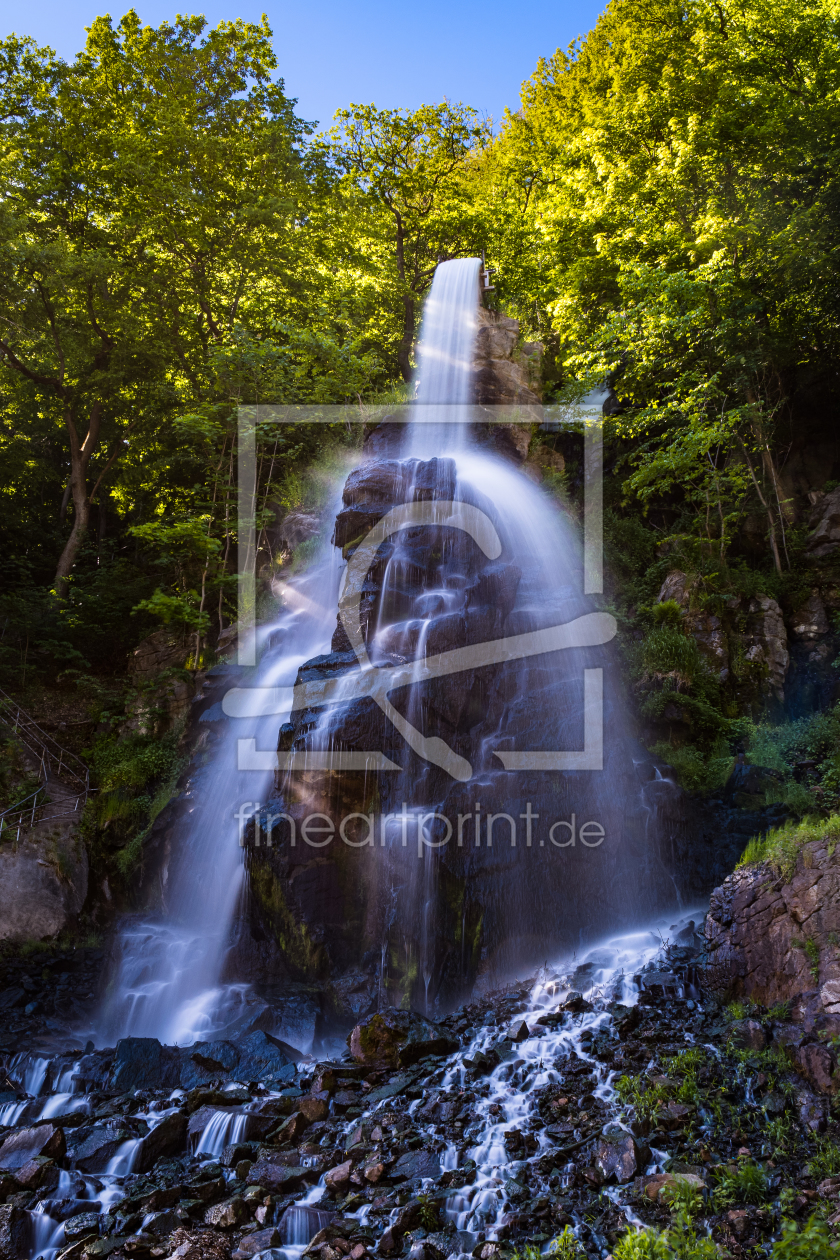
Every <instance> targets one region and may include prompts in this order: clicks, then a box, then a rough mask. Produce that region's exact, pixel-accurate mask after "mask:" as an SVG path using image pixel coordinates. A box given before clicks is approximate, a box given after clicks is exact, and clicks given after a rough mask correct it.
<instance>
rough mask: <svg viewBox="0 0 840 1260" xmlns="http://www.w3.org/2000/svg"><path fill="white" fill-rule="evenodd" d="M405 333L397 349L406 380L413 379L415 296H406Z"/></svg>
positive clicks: (404, 303) (401, 370)
mask: <svg viewBox="0 0 840 1260" xmlns="http://www.w3.org/2000/svg"><path fill="white" fill-rule="evenodd" d="M403 305H404V306H405V314H404V316H403V335H402V340H401V342H400V348H399V350H398V351H397V362H398V363H399V365H400V372H401V374H402V378H403V380H404V381H410V380H411V347H412V346H413V344H414V298H413V297H404V298H403Z"/></svg>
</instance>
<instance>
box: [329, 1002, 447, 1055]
mask: <svg viewBox="0 0 840 1260" xmlns="http://www.w3.org/2000/svg"><path fill="white" fill-rule="evenodd" d="M347 1044H348V1045H349V1047H350V1053H351V1054H352V1056H353V1058H354V1059H355V1060H356V1061H357V1062H358V1063H364V1064H367V1065H370V1066H376V1067H408V1066H409V1065H410V1064H412V1063H416V1062H417V1060H418V1059H422V1058H425V1056H426V1055H429V1054H452V1053H454V1051H456V1050H457V1049H458V1047H459V1042H458V1041H457V1040H456V1039H454V1038H453V1037H452V1035H451V1033H449V1032H448V1030H447V1029H445V1028H441V1027H440V1026H439V1025H438V1024H433V1023H432V1022H431V1021H430V1020H428V1019H424V1018H423V1016H422V1015H418V1014H417V1013H416V1011H398V1010H395V1009H393V1008H389V1009H386V1010H384V1011H377V1012H376V1014H374V1015H370V1016H368V1018H367V1019H366V1020H363V1021H362V1023H361V1024H357V1025H356V1027H355V1028H354V1029H353V1031H352V1032H351V1033H350V1036H349V1037H348V1038H347Z"/></svg>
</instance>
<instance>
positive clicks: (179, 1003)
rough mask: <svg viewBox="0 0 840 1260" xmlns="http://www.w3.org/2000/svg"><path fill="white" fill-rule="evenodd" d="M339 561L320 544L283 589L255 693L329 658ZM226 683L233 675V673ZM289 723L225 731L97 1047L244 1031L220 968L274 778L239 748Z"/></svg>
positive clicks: (111, 996) (270, 740)
mask: <svg viewBox="0 0 840 1260" xmlns="http://www.w3.org/2000/svg"><path fill="white" fill-rule="evenodd" d="M338 559H340V558H337V553H336V552H335V549H334V548H332V547H330V546H329V545H327V544H325V545H324V546H323V547H322V551H321V555H320V557H319V558H318V559H317V560H316V562H315V563H314V564H313V566H312V568H311V570H310V571H309V572H308V573H306V574H304V575H303V576H302V577H295V578H292V579H290V580H289V582H288V583H286V584H285V587H284V592H283V595H284V602H285V607H284V608H283V610H282V612H281V613H280V614H279V615H278V617H277V618H276V619H275V620H274V621H273V622H272V623H270V624H268V625H264V626H261V627H260V628H259V630H258V637H259V646H260V649H261V659H260V663H259V665H258V666H257V667H256V669H255V670H254V671H252V672H251V673H250V675H249V676H248V679H247V681H248V682H249V683H250V684H252V685H256V686H260V687H268V688H273V687H279V688H282V687H288V686H291V684H292V683H293V682H294V680H295V676H296V674H297V671H298V668H299V667H300V665H301V664H302V663H303V662H304V661H305V660H307V659H308V658H309V657H310V656H312V655H313V653H317V652H324V651H328V650H329V642H330V635H331V633H332V629H333V626H334V624H335V601H336V598H337V585H338V571H339V565H338ZM229 672H230V673H231V675H236V673H237V671H236V669H235V667H230V670H229ZM283 720H284V718H283V716H282V715H280V717H279V718H278V717H277V716H271V717H268V718H262V719H260V720H257V721H255V720H253V719H245V720H241V721H236V720H228V721H224V722H223V723H222V729H221V732H220V733H219V734H218V736H217V737H215V744H211V746H210V747H211V751H210V752H209V756H208V758H207V764H206V765H205V766H204V767H203V768H202V769H200V770H198V771H197V773H196V776H195V779H194V781H193V782H192V783H191V784H190V786H189V788H188V795H189V798H190V804H189V812H188V814H187V817H186V820H182V822H181V825H180V830H179V835H178V840H177V847H176V850H175V852H174V853H173V855H172V857H171V859H170V861H169V864H168V867H166V868H165V869H164V872H163V881H164V894H163V902H164V904H163V912H162V913H159V914H156V915H153V916H148V917H136V918H129V919H127V920H126V921H125V922H124V923H123V925H122V927H121V930H120V932H119V935H118V938H117V942H116V952H117V964H116V968H115V971H114V974H113V977H112V980H111V983H110V986H109V991H108V994H107V997H106V1001H105V1003H104V1007H103V1011H102V1015H101V1019H100V1024H99V1027H98V1029H97V1038H98V1040H99V1042H100V1044H104V1045H109V1044H110V1045H113V1044H114V1041H115V1040H116V1039H117V1038H119V1037H157V1038H158V1040H160V1041H161V1042H163V1043H166V1044H169V1045H189V1044H191V1043H192V1042H194V1041H195V1040H197V1039H199V1038H200V1039H204V1040H207V1039H209V1038H211V1037H213V1036H215V1035H223V1034H224V1033H225V1031H226V1030H230V1029H231V1028H232V1027H234V1028H235V1027H236V1026H237V1024H239V1025H240V1026H241V1025H244V1024H245V1023H247V1019H248V1015H249V1011H250V1010H251V1009H253V1001H252V998H253V995H252V994H251V990H250V987H249V986H248V985H244V984H236V983H231V982H230V980H229V979H228V978H227V977H226V975H225V965H226V959H227V955H228V952H229V949H230V946H231V944H232V940H233V933H234V927H235V921H236V919H237V916H238V913H239V911H240V908H241V902H242V895H243V891H244V880H245V868H244V864H243V860H242V856H243V849H242V847H241V840H242V830H241V829H242V828H243V826H244V824H245V822H246V821H247V819H248V818H249V817H250V816H251V815H252V814H253V813H254V812H255V810H257V809H258V808H259V805H260V803H262V802H264V801H265V800H266V798H267V793H268V790H269V788H270V785H271V780H272V774H271V771H248V770H241V769H240V768H239V762H238V755H239V754H238V742H239V740H240V739H244V738H254V737H255V736H256V746H257V748H258V749H267V750H269V751H270V750H272V749H274V748H276V745H277V727H278V723H279V722H282V721H283ZM237 813H239V815H240V816H239V818H237Z"/></svg>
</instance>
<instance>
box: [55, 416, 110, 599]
mask: <svg viewBox="0 0 840 1260" xmlns="http://www.w3.org/2000/svg"><path fill="white" fill-rule="evenodd" d="M101 415H102V404H101V403H99V402H95V403H94V404H93V407H92V408H91V413H90V424H89V425H88V431H87V434H86V435H85V440H84V442H82V443H81V444H80V443H79V434H78V430H77V428H76V423H75V418H74V416H73V412H72V411H71V410H69V409H68V410H67V411H66V412H65V416H64V419H65V423H66V424H67V431H68V434H69V436H70V493H71V494H72V496H73V528H72V529H71V531H70V537H69V538H68V539H67V542H66V543H65V544H64V550H63V551H62V553H61V559H60V560H59V562H58V568H57V569H56V571H55V589H56V593H57V594H58V595H59V596H60V597H61V598H62V599H66V598H67V595H68V592H69V590H70V574H71V572H72V570H73V565H74V564H75V563H76V557H77V556H78V554H79V548H80V547H81V545H82V542H83V540H84V537H85V535H86V534H87V530H88V525H89V523H90V499H89V497H88V489H87V470H88V465H89V463H90V457H91V455H92V454H93V452H94V450H95V449H96V447H97V445H98V443H99V426H100V420H101Z"/></svg>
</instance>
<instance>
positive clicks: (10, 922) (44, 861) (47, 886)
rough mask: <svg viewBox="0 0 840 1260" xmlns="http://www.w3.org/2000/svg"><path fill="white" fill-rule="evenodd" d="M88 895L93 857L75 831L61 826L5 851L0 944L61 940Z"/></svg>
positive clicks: (0, 856) (0, 852) (45, 828)
mask: <svg viewBox="0 0 840 1260" xmlns="http://www.w3.org/2000/svg"><path fill="white" fill-rule="evenodd" d="M87 891H88V856H87V851H86V849H85V846H84V844H83V842H82V840H81V837H80V836H79V834H78V832H77V831H76V830H75V828H74V827H72V826H70V825H68V824H66V823H63V822H62V821H57V822H55V823H52V824H51V823H48V822H47V823H42V824H41V825H40V826H38V827H36V828H35V829H33V830H32V831H30V832H24V833H23V834H22V835H21V837H20V840H19V841H18V842H17V844H14V845H13V844H12V843H11V842H10V840H8V839H7V840H6V841H5V843H4V844H3V845H2V846H0V940H7V941H35V940H44V939H45V938H46V937H51V936H56V935H57V934H58V933H59V932H61V931H62V930H63V929H64V928H65V927H67V926H68V924H69V923H70V922H71V921H72V920H73V919H74V918H75V917H76V915H78V913H79V911H80V910H81V908H82V906H83V905H84V902H85V898H86V897H87Z"/></svg>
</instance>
